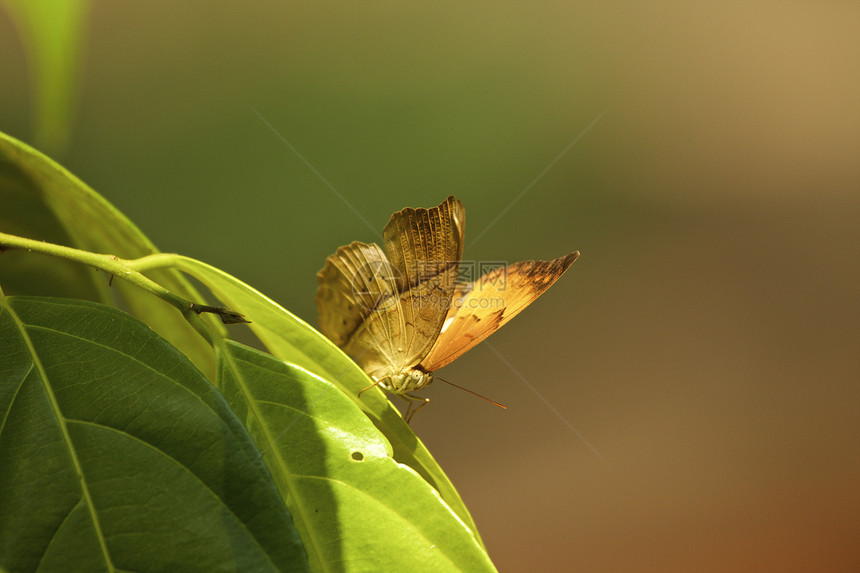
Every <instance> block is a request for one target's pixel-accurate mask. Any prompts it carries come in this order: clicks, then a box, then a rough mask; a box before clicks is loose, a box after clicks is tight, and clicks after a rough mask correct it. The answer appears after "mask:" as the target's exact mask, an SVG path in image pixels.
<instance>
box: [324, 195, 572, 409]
mask: <svg viewBox="0 0 860 573" xmlns="http://www.w3.org/2000/svg"><path fill="white" fill-rule="evenodd" d="M465 225H466V211H465V208H464V207H463V204H462V203H461V202H460V201H459V200H457V199H455V198H454V197H448V199H446V200H445V201H444V202H442V203H441V204H440V205H438V206H436V207H432V208H430V209H412V208H406V209H403V210H401V211H398V212H396V213H394V214H393V215H392V216H391V219H390V220H389V221H388V224H387V225H386V226H385V228H384V229H383V231H382V244H383V246H382V247H380V246H379V245H377V244H375V243H370V244H368V243H361V242H358V241H356V242H353V243H350V244H349V245H345V246H343V247H340V248H339V249H337V252H335V253H334V254H333V255H331V256H329V257H328V258H327V259H326V263H325V267H324V268H323V269H322V270H321V271H320V272H319V273H317V281H318V283H319V287H318V289H317V293H316V304H317V310H318V312H319V325H320V330H321V331H322V333H323V334H325V335H326V336H327V337H328V338H329V339H331V340H332V341H333V342H334V343H335V344H336V345H337V346H338V347H340V348H341V349H342V350H343V351H344V352H346V353H347V354H349V355H350V356H351V357H352V358H353V359H354V360H355V361H356V362H357V363H358V365H359V366H361V368H362V369H363V370H364V371H365V372H366V373H367V375H368V376H370V378H371V379H372V380H373V382H374V384H372V385H371V386H368V388H371V387H373V386H376V385H379V386H380V387H381V388H383V389H384V390H386V391H387V392H389V393H392V394H396V395H400V396H402V397H403V398H405V399H407V400H409V408H408V409H407V412H406V415H405V417H406V419H407V421H409V419H410V418H411V416H412V415H414V413H415V412H417V411H418V409H420V408H421V407H422V406H424V405H425V404H426V403H427V402H429V398H424V397H420V396H414V395H412V394H411V392H413V391H415V390H419V389H421V388H423V387H424V386H427V385H428V384H430V383H431V382H432V381H433V372H435V371H436V370H438V369H439V368H442V367H443V366H445V365H446V364H449V363H450V362H452V361H453V360H455V359H457V358H458V357H460V356H461V355H463V354H464V353H465V352H466V351H468V350H469V349H471V348H472V347H474V346H475V345H476V344H478V343H479V342H481V341H482V340H484V339H485V338H487V337H488V336H489V335H490V334H492V333H493V332H495V331H496V330H498V329H499V328H501V327H502V325H504V324H505V323H506V322H508V321H509V320H510V319H512V318H513V317H514V316H516V315H517V314H518V313H519V312H520V311H521V310H523V309H524V308H525V307H527V306H528V305H529V304H531V303H532V302H534V300H535V299H537V298H538V297H539V296H540V295H541V294H543V293H544V291H546V290H547V289H548V288H549V287H550V286H552V284H553V283H554V282H555V281H556V280H558V278H559V277H561V275H562V274H564V272H565V271H566V270H567V269H568V268H569V267H570V265H572V264H573V262H574V261H575V260H576V258H577V257H578V256H579V252H578V251H574V252H572V253H570V254H568V255H565V256H563V257H559V258H557V259H555V260H552V261H531V260H530V261H522V262H519V263H514V264H511V265H507V266H502V267H496V268H493V269H491V270H490V271H488V272H486V273H484V274H483V275H482V276H480V277H479V278H477V279H476V280H473V281H465V282H463V281H458V277H459V276H460V271H461V259H462V254H463V240H464V233H465ZM368 388H365V389H364V390H367V389H368ZM364 390H362V392H364ZM359 394H360V393H359ZM418 402H420V405H419V406H418V407H416V408H415V409H414V410H413V408H412V406H413V404H415V403H418Z"/></svg>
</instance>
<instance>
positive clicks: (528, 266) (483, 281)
mask: <svg viewBox="0 0 860 573" xmlns="http://www.w3.org/2000/svg"><path fill="white" fill-rule="evenodd" d="M578 256H579V252H578V251H574V252H573V253H570V254H569V255H566V256H564V257H559V258H557V259H555V260H552V261H522V262H519V263H514V264H512V265H508V266H506V267H501V268H498V269H493V270H492V271H490V272H488V273H486V274H485V275H483V276H481V277H480V278H479V279H478V280H476V281H475V282H473V283H468V284H466V285H463V286H462V287H458V288H457V290H456V291H455V292H454V296H453V304H452V306H451V309H450V310H449V312H448V314H447V316H446V318H445V322H444V325H443V327H442V330H441V332H440V334H439V336H438V337H437V338H436V343H435V344H434V345H433V348H432V349H431V350H430V352H429V353H428V354H427V356H425V357H424V359H423V360H422V361H421V368H422V369H424V370H426V371H427V372H433V371H434V370H438V369H439V368H442V367H443V366H445V365H446V364H449V363H450V362H452V361H454V360H455V359H456V358H458V357H460V356H462V355H463V354H464V353H465V352H466V351H468V350H469V349H471V348H472V347H473V346H475V345H476V344H478V343H479V342H481V341H482V340H484V339H485V338H487V337H488V336H489V335H491V334H492V333H493V332H495V331H496V330H498V329H499V328H501V327H502V325H504V324H505V323H506V322H508V321H509V320H511V319H512V318H513V317H515V316H516V315H517V314H518V313H519V312H520V311H521V310H523V309H524V308H525V307H527V306H528V305H530V304H531V303H532V302H534V301H535V299H537V298H538V297H539V296H540V295H542V294H543V293H544V292H545V291H546V290H547V289H548V288H549V287H551V286H552V284H553V283H554V282H555V281H557V280H558V279H559V277H561V275H562V274H564V272H565V271H566V270H567V269H568V268H569V267H570V265H572V264H573V262H574V261H575V260H576V258H577V257H578Z"/></svg>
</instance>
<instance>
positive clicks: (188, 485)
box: [0, 293, 307, 571]
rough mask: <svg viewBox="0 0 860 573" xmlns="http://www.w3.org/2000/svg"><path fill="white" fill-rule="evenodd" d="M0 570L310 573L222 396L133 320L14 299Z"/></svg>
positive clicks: (0, 318) (1, 392)
mask: <svg viewBox="0 0 860 573" xmlns="http://www.w3.org/2000/svg"><path fill="white" fill-rule="evenodd" d="M0 349H2V352H0V416H2V424H0V464H2V467H0V507H1V508H2V512H0V569H5V570H8V571H33V570H36V569H37V568H38V570H40V571H111V570H128V571H131V570H135V571H144V570H148V571H277V570H281V571H298V570H302V569H305V568H306V567H307V560H306V557H305V554H304V551H303V549H302V546H301V543H300V542H299V538H298V535H297V533H296V530H295V529H294V527H293V525H292V521H291V518H290V515H289V513H288V511H287V510H286V508H285V506H284V503H283V501H282V499H281V497H280V495H279V493H278V490H277V489H276V487H275V486H274V483H273V481H272V477H271V474H270V473H269V472H268V470H267V469H266V467H265V465H264V463H263V461H262V459H261V457H260V453H259V451H258V450H257V449H256V448H255V446H254V444H253V442H252V441H251V439H250V438H249V436H248V433H247V432H246V430H245V429H244V427H243V426H242V425H241V423H240V422H239V420H238V419H237V418H236V416H235V415H234V413H233V412H232V410H231V409H230V408H229V406H228V404H227V403H226V402H225V400H224V398H223V397H222V396H221V394H220V393H218V392H217V390H216V389H215V388H214V387H213V386H212V385H211V384H210V383H209V382H208V381H207V380H206V379H205V377H204V376H203V375H202V374H201V373H200V372H199V371H198V370H196V369H195V368H194V367H193V366H192V364H191V363H190V362H189V361H188V360H187V358H185V356H184V355H182V354H181V353H180V352H178V351H177V350H176V349H175V348H173V347H172V346H170V345H169V344H168V343H167V342H166V341H165V340H164V339H162V338H161V337H159V336H158V335H157V334H156V333H155V332H153V331H152V330H151V329H149V328H147V327H146V326H145V325H143V324H142V323H140V322H139V321H137V320H135V319H133V318H132V317H130V316H129V315H127V314H125V313H123V312H121V311H118V310H115V309H111V308H108V307H104V306H101V305H97V304H95V303H90V302H84V301H71V300H65V299H41V298H31V297H11V298H5V297H3V296H2V293H0Z"/></svg>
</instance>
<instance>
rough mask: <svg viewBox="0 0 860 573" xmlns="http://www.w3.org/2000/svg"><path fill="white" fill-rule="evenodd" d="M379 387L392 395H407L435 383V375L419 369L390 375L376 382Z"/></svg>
mask: <svg viewBox="0 0 860 573" xmlns="http://www.w3.org/2000/svg"><path fill="white" fill-rule="evenodd" d="M376 382H378V383H379V385H380V386H381V387H382V388H383V389H384V390H386V391H388V392H391V393H392V394H405V393H406V392H412V391H414V390H420V389H421V388H423V387H424V386H427V385H428V384H430V383H431V382H433V375H432V374H430V373H429V372H422V371H421V370H418V369H415V368H413V369H411V370H406V371H404V372H397V373H395V374H389V375H388V376H385V377H384V378H382V379H380V380H376Z"/></svg>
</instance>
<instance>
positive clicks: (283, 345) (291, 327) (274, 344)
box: [172, 255, 482, 543]
mask: <svg viewBox="0 0 860 573" xmlns="http://www.w3.org/2000/svg"><path fill="white" fill-rule="evenodd" d="M172 260H173V261H174V263H173V264H174V265H175V267H176V268H179V269H182V270H184V271H185V272H187V273H188V274H190V275H191V276H193V277H195V278H196V279H197V280H199V281H200V282H201V283H203V284H204V285H206V287H207V288H209V289H210V290H211V291H212V292H213V294H215V296H217V297H218V298H219V299H220V300H221V301H223V302H224V303H225V304H226V305H227V306H229V307H230V308H232V309H234V310H238V311H239V312H241V313H242V314H244V315H245V317H247V318H248V319H249V320H250V321H251V324H250V325H249V326H250V327H251V329H252V330H253V331H254V333H255V334H256V335H257V336H258V337H259V338H260V340H262V342H263V344H265V346H266V348H267V349H268V350H269V352H271V353H272V354H273V355H274V356H277V357H278V358H281V359H282V360H285V361H288V362H292V363H294V364H297V365H299V366H301V367H302V368H304V369H306V370H308V371H309V372H312V373H314V374H316V375H317V376H320V377H321V378H324V379H326V380H330V381H332V382H333V383H335V384H336V385H337V386H338V387H339V388H340V389H341V390H342V391H343V393H344V394H345V395H346V396H348V397H349V398H351V399H352V400H353V402H355V403H356V404H357V405H358V406H359V407H360V408H361V409H362V410H363V411H364V413H365V414H366V415H367V417H368V418H370V420H371V421H372V422H373V424H374V425H375V426H376V427H377V428H378V429H379V430H380V431H381V432H382V433H383V434H384V435H385V437H386V438H388V440H389V441H390V442H391V445H392V446H393V448H394V459H395V460H397V461H398V462H400V463H402V464H405V465H408V466H409V467H411V468H412V469H413V470H415V471H416V472H418V474H420V475H421V476H422V477H423V478H424V479H425V480H427V481H428V482H429V483H430V484H431V485H433V487H435V488H436V490H437V491H438V492H439V494H440V495H441V496H442V499H444V500H445V502H446V503H447V504H448V505H449V506H450V507H451V508H452V509H453V510H454V512H455V513H456V514H457V515H458V516H459V517H460V519H462V520H463V522H464V523H466V524H467V525H468V526H469V528H470V529H471V530H472V532H473V533H474V535H475V538H476V539H477V540H478V542H479V543H482V542H481V539H480V535H479V534H478V530H477V527H476V526H475V523H474V521H473V520H472V517H471V515H470V514H469V511H468V510H467V509H466V506H465V504H464V503H463V501H462V499H461V498H460V495H459V494H458V493H457V490H456V489H454V486H453V484H452V483H451V481H450V480H449V479H448V477H447V476H446V475H445V473H444V472H443V471H442V468H441V467H439V464H437V463H436V460H434V459H433V456H431V455H430V452H429V451H428V450H427V448H426V447H425V446H424V444H423V443H422V442H421V441H420V440H419V439H418V437H417V436H416V435H415V433H414V432H413V431H412V429H411V428H409V426H408V425H407V424H406V422H404V420H403V418H402V417H401V416H400V414H399V413H398V412H397V410H396V409H395V408H394V406H393V405H392V404H391V402H390V401H389V400H388V399H386V397H385V394H384V393H383V392H382V391H381V390H379V389H378V388H372V389H370V390H367V391H366V392H364V393H363V394H362V395H361V398H359V397H358V393H359V391H361V390H362V389H363V388H366V387H367V386H369V385H371V384H373V381H372V380H371V379H370V378H369V377H368V376H367V375H366V374H365V373H364V371H363V370H362V369H361V368H359V367H358V365H357V364H356V363H355V362H353V361H352V359H350V358H349V357H348V356H347V355H346V354H344V353H343V352H342V351H341V350H340V348H338V347H337V346H335V345H334V344H333V343H332V342H331V341H330V340H329V339H328V338H326V337H325V336H323V335H322V334H321V333H320V332H319V331H317V330H316V329H314V328H312V327H311V326H310V325H308V324H307V323H305V322H304V321H302V320H301V319H299V318H298V317H296V316H295V315H293V314H292V313H290V312H289V311H287V310H286V309H284V308H283V307H281V306H280V305H279V304H277V303H276V302H274V301H273V300H271V299H269V298H268V297H266V296H265V295H263V294H262V293H260V292H259V291H257V290H256V289H254V288H253V287H251V286H249V285H246V284H245V283H243V282H242V281H240V280H238V279H236V278H235V277H232V276H230V275H229V274H227V273H225V272H223V271H221V270H219V269H216V268H214V267H212V266H210V265H207V264H205V263H202V262H200V261H197V260H194V259H190V258H188V257H182V256H178V255H176V256H174V257H172ZM261 447H263V446H262V445H261Z"/></svg>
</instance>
